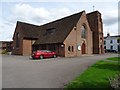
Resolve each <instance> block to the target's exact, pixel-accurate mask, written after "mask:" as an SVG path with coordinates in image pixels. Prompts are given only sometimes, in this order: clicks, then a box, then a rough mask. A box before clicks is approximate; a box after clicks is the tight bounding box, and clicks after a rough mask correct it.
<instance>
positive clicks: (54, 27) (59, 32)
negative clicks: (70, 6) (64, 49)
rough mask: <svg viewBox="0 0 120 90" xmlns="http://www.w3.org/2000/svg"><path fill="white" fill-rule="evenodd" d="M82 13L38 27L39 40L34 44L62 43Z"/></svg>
mask: <svg viewBox="0 0 120 90" xmlns="http://www.w3.org/2000/svg"><path fill="white" fill-rule="evenodd" d="M83 12H84V11H82V12H80V13H77V14H74V15H71V16H68V17H65V18H62V19H59V20H56V21H53V22H50V23H47V24H44V25H42V26H40V32H39V39H38V40H37V41H36V42H35V43H34V44H50V43H62V42H64V40H65V39H66V37H67V36H68V35H69V33H70V32H71V30H72V29H73V27H74V26H75V25H76V24H77V22H78V20H79V19H80V17H81V15H82V13H83Z"/></svg>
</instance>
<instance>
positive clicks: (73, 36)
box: [64, 13, 92, 57]
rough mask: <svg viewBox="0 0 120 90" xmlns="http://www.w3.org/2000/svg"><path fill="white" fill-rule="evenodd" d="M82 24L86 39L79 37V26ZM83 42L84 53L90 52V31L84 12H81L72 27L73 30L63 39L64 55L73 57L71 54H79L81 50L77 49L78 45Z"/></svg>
mask: <svg viewBox="0 0 120 90" xmlns="http://www.w3.org/2000/svg"><path fill="white" fill-rule="evenodd" d="M82 25H85V27H86V30H87V33H86V34H87V35H86V36H87V37H86V39H83V38H81V27H82ZM83 42H85V44H86V51H85V52H86V54H92V32H91V30H90V27H89V24H88V22H87V19H86V14H85V13H83V15H82V16H81V18H80V20H79V21H78V23H77V24H76V26H75V27H74V28H73V30H72V31H71V32H70V34H69V35H68V37H67V38H66V40H65V41H64V44H65V57H73V56H81V55H82V54H81V50H78V48H77V47H78V46H80V47H81V46H82V44H83ZM69 46H70V48H71V49H72V46H73V51H72V50H70V51H69V50H68V48H69Z"/></svg>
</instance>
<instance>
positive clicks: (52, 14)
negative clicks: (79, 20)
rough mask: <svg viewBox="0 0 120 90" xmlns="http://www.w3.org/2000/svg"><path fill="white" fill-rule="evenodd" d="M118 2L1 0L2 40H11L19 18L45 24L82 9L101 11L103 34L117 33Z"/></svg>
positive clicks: (115, 0) (0, 25)
mask: <svg viewBox="0 0 120 90" xmlns="http://www.w3.org/2000/svg"><path fill="white" fill-rule="evenodd" d="M118 1H119V0H97V1H96V0H0V41H11V40H12V37H13V34H14V31H15V27H16V22H17V21H21V22H26V23H31V24H35V25H42V24H45V23H48V22H51V21H54V20H57V19H60V18H63V17H65V16H69V15H72V14H75V13H78V12H81V11H83V10H85V11H86V13H90V12H93V11H96V10H98V11H99V12H100V13H101V14H102V19H103V33H104V36H106V35H107V33H110V35H111V36H114V35H118ZM93 6H94V7H93ZM119 34H120V33H119Z"/></svg>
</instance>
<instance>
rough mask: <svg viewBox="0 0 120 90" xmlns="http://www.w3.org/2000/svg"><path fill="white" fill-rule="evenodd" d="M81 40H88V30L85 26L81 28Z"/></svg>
mask: <svg viewBox="0 0 120 90" xmlns="http://www.w3.org/2000/svg"><path fill="white" fill-rule="evenodd" d="M81 38H86V28H85V26H82V27H81Z"/></svg>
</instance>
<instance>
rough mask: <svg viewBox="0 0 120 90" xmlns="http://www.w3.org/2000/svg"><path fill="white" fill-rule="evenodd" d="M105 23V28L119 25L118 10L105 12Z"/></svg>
mask: <svg viewBox="0 0 120 90" xmlns="http://www.w3.org/2000/svg"><path fill="white" fill-rule="evenodd" d="M103 23H104V24H105V26H111V25H114V24H116V23H118V10H117V9H116V10H114V9H111V10H109V11H108V10H105V11H104V13H103Z"/></svg>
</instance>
